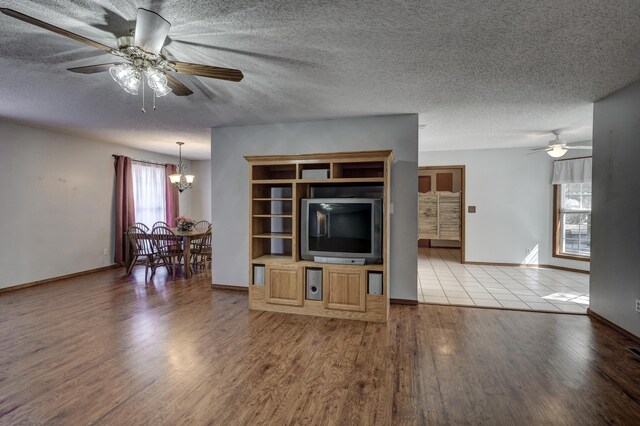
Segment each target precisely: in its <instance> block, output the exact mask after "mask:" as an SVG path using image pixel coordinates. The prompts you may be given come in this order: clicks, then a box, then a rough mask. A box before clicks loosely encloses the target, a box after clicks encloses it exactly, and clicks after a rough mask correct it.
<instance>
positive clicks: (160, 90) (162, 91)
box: [152, 85, 171, 98]
mask: <svg viewBox="0 0 640 426" xmlns="http://www.w3.org/2000/svg"><path fill="white" fill-rule="evenodd" d="M152 89H153V92H154V93H155V94H156V98H160V97H162V96H165V95H168V94H169V93H171V88H170V87H169V86H166V85H165V86H159V87H157V88H155V87H152Z"/></svg>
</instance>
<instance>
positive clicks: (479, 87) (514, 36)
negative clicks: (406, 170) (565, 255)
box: [0, 0, 640, 158]
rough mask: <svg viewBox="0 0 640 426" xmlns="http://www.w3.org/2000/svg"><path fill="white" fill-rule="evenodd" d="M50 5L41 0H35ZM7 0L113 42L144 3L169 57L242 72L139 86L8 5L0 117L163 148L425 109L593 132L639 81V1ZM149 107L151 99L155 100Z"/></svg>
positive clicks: (440, 126)
mask: <svg viewBox="0 0 640 426" xmlns="http://www.w3.org/2000/svg"><path fill="white" fill-rule="evenodd" d="M42 3H44V2H42ZM3 6H4V7H9V8H13V9H16V10H18V11H21V12H23V13H26V14H29V15H31V16H34V17H36V18H38V19H42V20H45V21H47V22H50V23H52V24H54V25H57V26H60V27H62V28H65V29H68V30H70V31H73V32H76V33H78V34H81V35H84V36H87V37H89V38H93V39H94V40H96V41H99V42H101V43H104V44H108V45H115V36H116V35H121V34H123V33H126V32H127V31H128V29H129V28H133V27H134V25H135V24H134V19H135V14H136V8H137V7H147V8H149V9H151V10H154V11H156V12H158V13H160V14H161V15H162V16H163V17H165V18H166V19H167V20H168V21H170V22H171V23H172V24H173V26H172V28H171V31H170V32H169V38H170V40H169V42H168V45H167V51H168V52H169V53H170V55H171V56H172V57H174V58H176V59H179V60H183V61H188V62H199V63H205V64H210V65H219V66H225V67H231V68H239V69H241V70H242V71H243V72H244V74H245V79H244V80H243V81H242V82H240V83H230V82H226V81H217V80H211V79H206V78H198V77H191V76H183V75H180V76H179V77H178V78H179V79H180V80H181V81H182V82H184V83H185V84H186V85H187V86H189V87H190V88H191V89H192V90H193V91H194V94H193V95H192V96H189V97H176V96H173V95H170V96H167V97H164V98H160V99H159V100H158V110H156V111H155V112H150V111H149V112H147V113H146V114H142V113H141V112H140V97H136V96H132V95H129V94H127V93H125V92H124V91H123V90H121V89H120V88H119V87H118V86H117V84H116V83H115V82H114V81H112V80H111V78H110V76H109V75H108V74H94V75H82V74H73V73H70V72H67V71H66V68H68V67H72V66H84V65H90V64H97V63H104V62H110V61H112V59H113V57H112V56H110V55H108V54H104V53H102V52H100V51H98V50H96V49H93V48H91V47H89V46H86V45H84V44H81V43H78V42H75V41H73V40H70V39H67V38H65V37H62V36H59V35H56V34H53V33H48V32H47V31H45V30H42V29H39V28H37V27H34V26H31V25H29V24H26V23H24V22H21V21H18V20H15V19H12V18H10V17H7V16H4V15H0V32H1V34H2V41H1V42H0V72H1V75H2V78H1V79H0V93H2V97H1V102H0V116H1V117H4V118H9V119H13V120H20V121H26V122H31V123H34V124H37V125H43V126H53V127H59V128H64V129H65V130H66V131H69V132H73V133H78V134H86V135H91V136H92V137H94V138H97V139H102V140H107V141H112V142H118V143H124V144H128V145H132V146H135V147H139V148H144V149H150V150H154V151H158V152H165V153H175V144H174V142H175V141H176V140H184V141H186V142H187V145H185V156H187V157H189V158H207V157H208V156H209V128H211V127H218V126H227V125H244V124H258V123H268V122H286V121H299V120H313V119H324V118H335V117H346V116H360V115H376V114H396V113H420V123H421V124H424V126H421V129H420V148H421V150H429V149H461V148H485V147H501V146H510V147H516V146H539V145H544V143H545V142H546V140H548V139H550V138H549V134H548V133H547V134H545V133H544V131H549V130H552V129H565V130H567V133H566V134H565V135H564V136H565V137H566V139H567V140H568V141H569V142H572V141H578V140H585V139H590V135H591V112H592V105H591V104H592V102H594V101H595V100H597V99H599V98H601V97H603V96H605V95H607V94H609V93H611V92H612V91H615V90H616V89H619V88H621V87H623V86H625V85H627V84H629V83H630V82H632V81H634V80H637V79H638V78H640V2H638V1H637V0H627V1H625V0H619V1H615V2H614V1H607V2H605V1H602V0H582V1H575V0H538V1H530V0H504V1H497V0H486V1H470V0H468V1H456V0H437V1H424V0H423V1H391V0H387V1H343V2H337V1H328V0H326V1H317V0H316V1H305V0H288V1H262V2H255V1H247V0H234V1H192V0H182V1H165V2H161V1H155V2H153V1H152V2H149V1H139V2H131V1H123V0H112V1H102V2H100V3H99V4H98V3H97V2H93V1H68V0H50V1H47V2H46V4H45V5H43V4H39V3H38V2H35V1H28V0H20V1H15V0H5V1H4V2H3ZM148 109H149V108H148Z"/></svg>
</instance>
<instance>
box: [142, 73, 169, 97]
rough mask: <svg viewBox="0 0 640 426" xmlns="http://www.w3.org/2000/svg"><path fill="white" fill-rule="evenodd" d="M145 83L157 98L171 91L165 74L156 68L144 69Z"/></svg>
mask: <svg viewBox="0 0 640 426" xmlns="http://www.w3.org/2000/svg"><path fill="white" fill-rule="evenodd" d="M144 74H145V76H146V77H147V83H148V84H149V87H151V88H152V89H153V91H154V93H155V95H156V97H157V98H159V97H162V96H165V95H168V94H169V93H171V88H169V86H168V85H167V76H166V75H165V74H164V72H162V71H160V70H159V69H157V68H147V69H145V70H144Z"/></svg>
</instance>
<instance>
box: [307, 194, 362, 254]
mask: <svg viewBox="0 0 640 426" xmlns="http://www.w3.org/2000/svg"><path fill="white" fill-rule="evenodd" d="M372 208H373V206H372V204H371V203H310V204H309V217H308V220H309V250H310V251H316V252H338V253H340V252H346V253H362V254H369V253H372V252H373V247H372V244H373V241H372V237H373V236H372V232H371V217H372V212H371V210H372Z"/></svg>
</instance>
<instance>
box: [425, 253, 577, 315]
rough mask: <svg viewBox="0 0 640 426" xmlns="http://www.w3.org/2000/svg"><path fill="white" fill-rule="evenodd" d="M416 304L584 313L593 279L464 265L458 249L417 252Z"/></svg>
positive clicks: (573, 274)
mask: <svg viewBox="0 0 640 426" xmlns="http://www.w3.org/2000/svg"><path fill="white" fill-rule="evenodd" d="M418 300H419V301H420V302H423V303H439V304H445V305H447V304H448V305H469V306H483V307H496V308H511V309H523V310H531V311H551V312H570V313H586V312H587V308H588V307H589V275H587V274H580V273H577V272H569V271H561V270H557V269H545V268H519V267H515V266H479V265H462V264H461V263H460V250H459V249H442V248H419V250H418Z"/></svg>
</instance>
